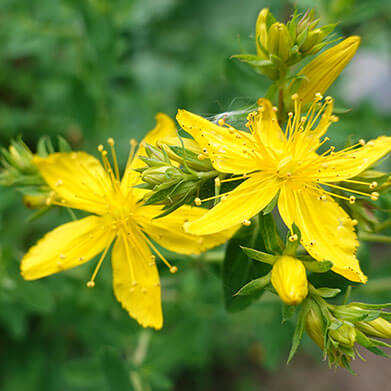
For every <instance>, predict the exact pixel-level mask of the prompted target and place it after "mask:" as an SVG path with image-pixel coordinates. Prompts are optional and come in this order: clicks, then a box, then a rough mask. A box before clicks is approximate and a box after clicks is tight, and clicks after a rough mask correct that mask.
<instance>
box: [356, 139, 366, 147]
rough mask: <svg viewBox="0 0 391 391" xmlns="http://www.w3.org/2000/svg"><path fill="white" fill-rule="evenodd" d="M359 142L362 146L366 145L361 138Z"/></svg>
mask: <svg viewBox="0 0 391 391" xmlns="http://www.w3.org/2000/svg"><path fill="white" fill-rule="evenodd" d="M358 142H359V143H360V145H362V146H364V145H365V140H364V139H363V138H361V139H360V140H358Z"/></svg>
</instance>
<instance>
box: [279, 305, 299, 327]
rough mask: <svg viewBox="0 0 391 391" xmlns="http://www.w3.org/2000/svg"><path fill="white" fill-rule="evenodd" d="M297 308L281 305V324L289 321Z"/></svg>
mask: <svg viewBox="0 0 391 391" xmlns="http://www.w3.org/2000/svg"><path fill="white" fill-rule="evenodd" d="M296 310H297V307H296V306H295V305H288V304H285V303H283V304H282V311H281V312H282V322H281V323H285V322H286V321H287V320H289V319H291V318H292V316H293V315H294V314H295V313H296Z"/></svg>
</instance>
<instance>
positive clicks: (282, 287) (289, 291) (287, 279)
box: [271, 256, 308, 305]
mask: <svg viewBox="0 0 391 391" xmlns="http://www.w3.org/2000/svg"><path fill="white" fill-rule="evenodd" d="M271 282H272V284H273V286H274V289H275V290H276V291H277V293H278V295H279V296H280V298H281V300H282V301H283V302H284V303H286V304H289V305H297V304H300V303H301V302H302V301H303V300H304V299H305V298H306V297H307V295H308V282H307V275H306V271H305V267H304V265H303V263H302V262H301V261H300V260H298V259H296V258H293V257H290V256H282V257H280V258H278V259H277V261H276V262H275V263H274V265H273V269H272V275H271Z"/></svg>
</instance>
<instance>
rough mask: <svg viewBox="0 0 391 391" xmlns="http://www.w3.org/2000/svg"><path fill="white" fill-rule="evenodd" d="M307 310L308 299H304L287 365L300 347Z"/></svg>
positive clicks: (308, 305) (308, 306)
mask: <svg viewBox="0 0 391 391" xmlns="http://www.w3.org/2000/svg"><path fill="white" fill-rule="evenodd" d="M309 310H310V302H309V299H305V300H304V301H303V303H302V305H301V309H300V313H299V316H298V319H297V323H296V328H295V331H294V333H293V338H292V347H291V350H290V352H289V356H288V361H287V364H289V362H290V361H291V360H292V358H293V356H294V355H295V353H296V351H297V349H298V347H299V345H300V341H301V338H302V337H303V332H304V327H305V322H306V319H307V315H308V311H309Z"/></svg>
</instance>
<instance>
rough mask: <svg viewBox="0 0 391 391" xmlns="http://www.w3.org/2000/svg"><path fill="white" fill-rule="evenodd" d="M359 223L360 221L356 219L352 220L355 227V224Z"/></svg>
mask: <svg viewBox="0 0 391 391" xmlns="http://www.w3.org/2000/svg"><path fill="white" fill-rule="evenodd" d="M357 224H358V221H357V220H356V219H353V220H352V225H353V227H354V226H355V225H357Z"/></svg>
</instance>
